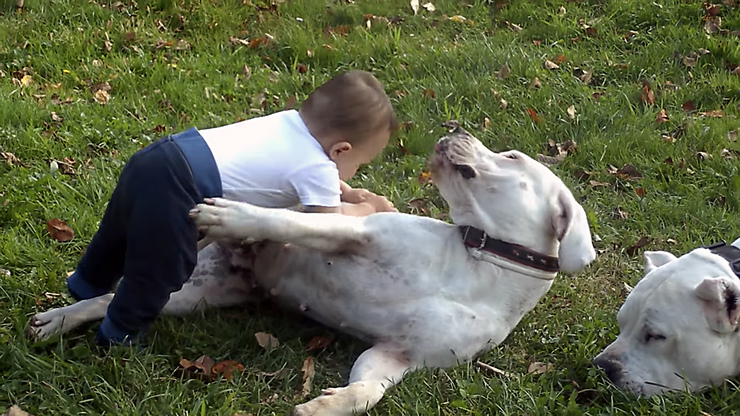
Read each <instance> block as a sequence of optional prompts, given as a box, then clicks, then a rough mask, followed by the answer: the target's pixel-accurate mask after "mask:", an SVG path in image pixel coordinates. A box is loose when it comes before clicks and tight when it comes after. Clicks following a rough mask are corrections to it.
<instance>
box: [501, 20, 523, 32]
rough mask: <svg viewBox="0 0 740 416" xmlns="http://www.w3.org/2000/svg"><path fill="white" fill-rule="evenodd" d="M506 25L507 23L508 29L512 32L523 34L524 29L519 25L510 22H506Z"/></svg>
mask: <svg viewBox="0 0 740 416" xmlns="http://www.w3.org/2000/svg"><path fill="white" fill-rule="evenodd" d="M504 23H506V26H507V27H508V28H509V29H511V31H512V32H517V33H519V32H521V31H522V27H521V26H519V25H518V24H516V23H511V22H508V21H505V22H504Z"/></svg>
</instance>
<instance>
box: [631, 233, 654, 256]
mask: <svg viewBox="0 0 740 416" xmlns="http://www.w3.org/2000/svg"><path fill="white" fill-rule="evenodd" d="M649 242H650V239H649V238H648V237H646V236H643V237H641V238H640V239H639V240H637V242H635V244H632V245H631V246H629V247H627V248H626V249H625V252H626V253H627V255H628V256H634V255H635V254H636V253H637V250H639V249H641V248H643V247H645V246H646V245H648V243H649Z"/></svg>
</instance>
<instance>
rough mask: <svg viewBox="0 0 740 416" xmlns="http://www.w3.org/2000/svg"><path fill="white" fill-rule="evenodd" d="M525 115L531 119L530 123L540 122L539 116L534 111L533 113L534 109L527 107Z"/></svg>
mask: <svg viewBox="0 0 740 416" xmlns="http://www.w3.org/2000/svg"><path fill="white" fill-rule="evenodd" d="M527 114H529V117H531V118H532V121H534V122H535V123H539V122H540V116H539V115H538V114H537V112H536V111H534V109H532V108H530V107H527Z"/></svg>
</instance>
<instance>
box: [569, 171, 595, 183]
mask: <svg viewBox="0 0 740 416" xmlns="http://www.w3.org/2000/svg"><path fill="white" fill-rule="evenodd" d="M591 175H592V173H591V172H589V171H587V170H583V169H578V170H577V171H575V173H573V176H575V177H576V179H578V180H579V181H587V180H589V178H591Z"/></svg>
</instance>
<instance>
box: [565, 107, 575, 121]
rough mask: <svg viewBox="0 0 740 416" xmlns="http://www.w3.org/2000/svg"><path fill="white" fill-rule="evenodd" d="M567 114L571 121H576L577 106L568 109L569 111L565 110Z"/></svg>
mask: <svg viewBox="0 0 740 416" xmlns="http://www.w3.org/2000/svg"><path fill="white" fill-rule="evenodd" d="M565 112H566V113H567V114H568V117H570V119H571V120H575V119H576V106H574V105H572V106H570V107H568V109H567V110H565Z"/></svg>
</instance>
